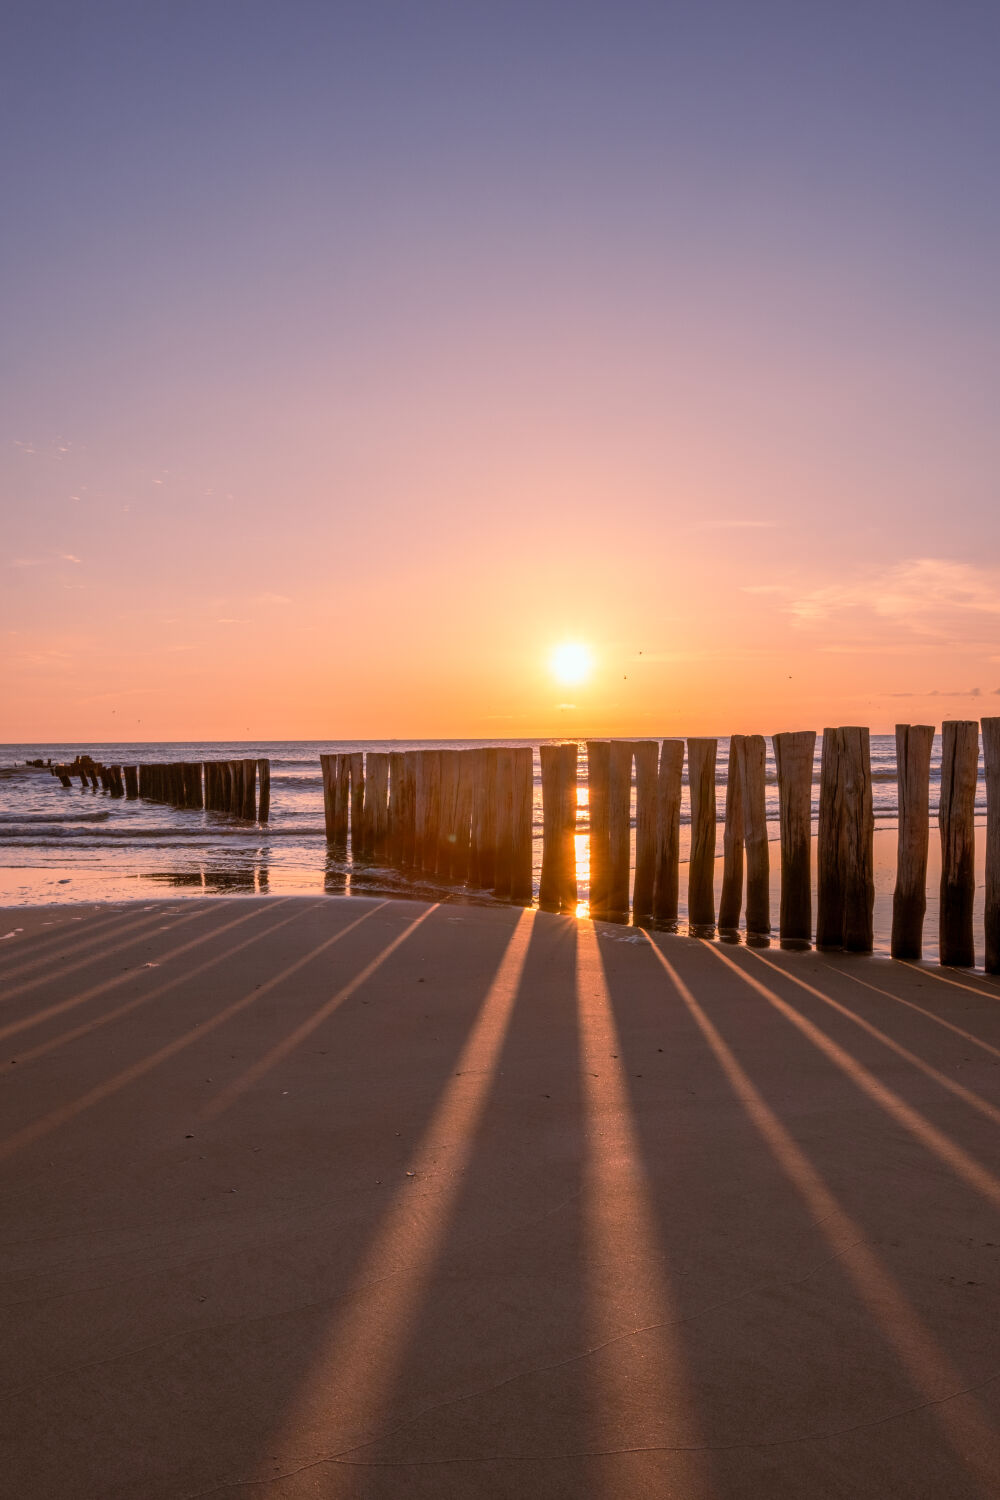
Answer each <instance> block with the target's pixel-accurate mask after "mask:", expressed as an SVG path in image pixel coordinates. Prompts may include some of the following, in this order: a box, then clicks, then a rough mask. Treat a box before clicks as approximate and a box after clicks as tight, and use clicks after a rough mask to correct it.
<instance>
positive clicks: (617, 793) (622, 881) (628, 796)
mask: <svg viewBox="0 0 1000 1500" xmlns="http://www.w3.org/2000/svg"><path fill="white" fill-rule="evenodd" d="M631 804H632V742H631V740H612V741H611V757H610V766H609V771H608V850H609V860H608V905H607V910H606V912H605V915H606V916H607V918H608V920H609V921H611V922H627V921H628V909H629V865H630V864H631V852H632V851H631V816H632V806H631Z"/></svg>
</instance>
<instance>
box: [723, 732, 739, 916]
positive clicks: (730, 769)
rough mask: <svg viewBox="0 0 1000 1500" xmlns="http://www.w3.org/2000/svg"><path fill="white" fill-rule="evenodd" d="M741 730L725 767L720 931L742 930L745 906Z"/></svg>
mask: <svg viewBox="0 0 1000 1500" xmlns="http://www.w3.org/2000/svg"><path fill="white" fill-rule="evenodd" d="M742 745H743V736H742V735H741V734H731V735H730V736H729V760H728V764H727V768H726V811H725V825H724V828H723V834H722V894H721V895H720V897H719V931H720V932H725V933H730V934H731V933H734V932H738V931H739V926H740V913H741V912H742V910H743V824H744V809H743V777H742V775H741V773H740V749H741V747H742Z"/></svg>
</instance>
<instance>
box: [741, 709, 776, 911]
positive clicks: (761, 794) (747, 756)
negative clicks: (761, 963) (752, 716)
mask: <svg viewBox="0 0 1000 1500" xmlns="http://www.w3.org/2000/svg"><path fill="white" fill-rule="evenodd" d="M737 758H738V762H739V768H740V782H741V787H742V793H743V844H744V848H745V850H746V862H747V892H746V895H747V916H746V930H747V936H748V937H766V936H767V935H768V933H770V931H771V854H770V847H769V844H768V838H767V804H766V787H767V745H766V744H765V741H764V736H763V735H762V734H746V735H742V736H740V744H739V748H738V751H737Z"/></svg>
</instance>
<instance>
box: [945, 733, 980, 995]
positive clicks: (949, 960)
mask: <svg viewBox="0 0 1000 1500" xmlns="http://www.w3.org/2000/svg"><path fill="white" fill-rule="evenodd" d="M941 742H942V743H941V807H940V810H939V812H938V826H939V827H940V830H941V909H940V918H939V921H940V957H941V962H942V964H947V965H948V966H949V967H950V968H971V966H972V965H973V964H974V963H975V961H976V952H975V943H974V941H973V936H972V906H973V902H974V900H975V895H976V860H975V844H976V835H975V816H976V779H977V775H978V770H979V725H978V723H977V722H976V720H975V719H945V721H944V723H943V724H942V725H941Z"/></svg>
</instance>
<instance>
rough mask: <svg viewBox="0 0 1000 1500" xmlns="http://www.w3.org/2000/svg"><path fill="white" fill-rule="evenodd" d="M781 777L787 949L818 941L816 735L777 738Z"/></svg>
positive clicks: (807, 732)
mask: <svg viewBox="0 0 1000 1500" xmlns="http://www.w3.org/2000/svg"><path fill="white" fill-rule="evenodd" d="M771 741H772V744H773V745H774V761H775V766H776V769H777V772H778V808H779V818H780V824H781V909H780V914H779V918H778V922H779V933H780V937H781V946H782V947H783V948H806V947H808V946H809V942H810V939H811V937H812V876H811V871H810V852H811V845H812V775H813V759H814V756H815V753H816V732H815V730H812V729H801V730H793V731H790V732H787V733H783V734H775V735H772V737H771Z"/></svg>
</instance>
